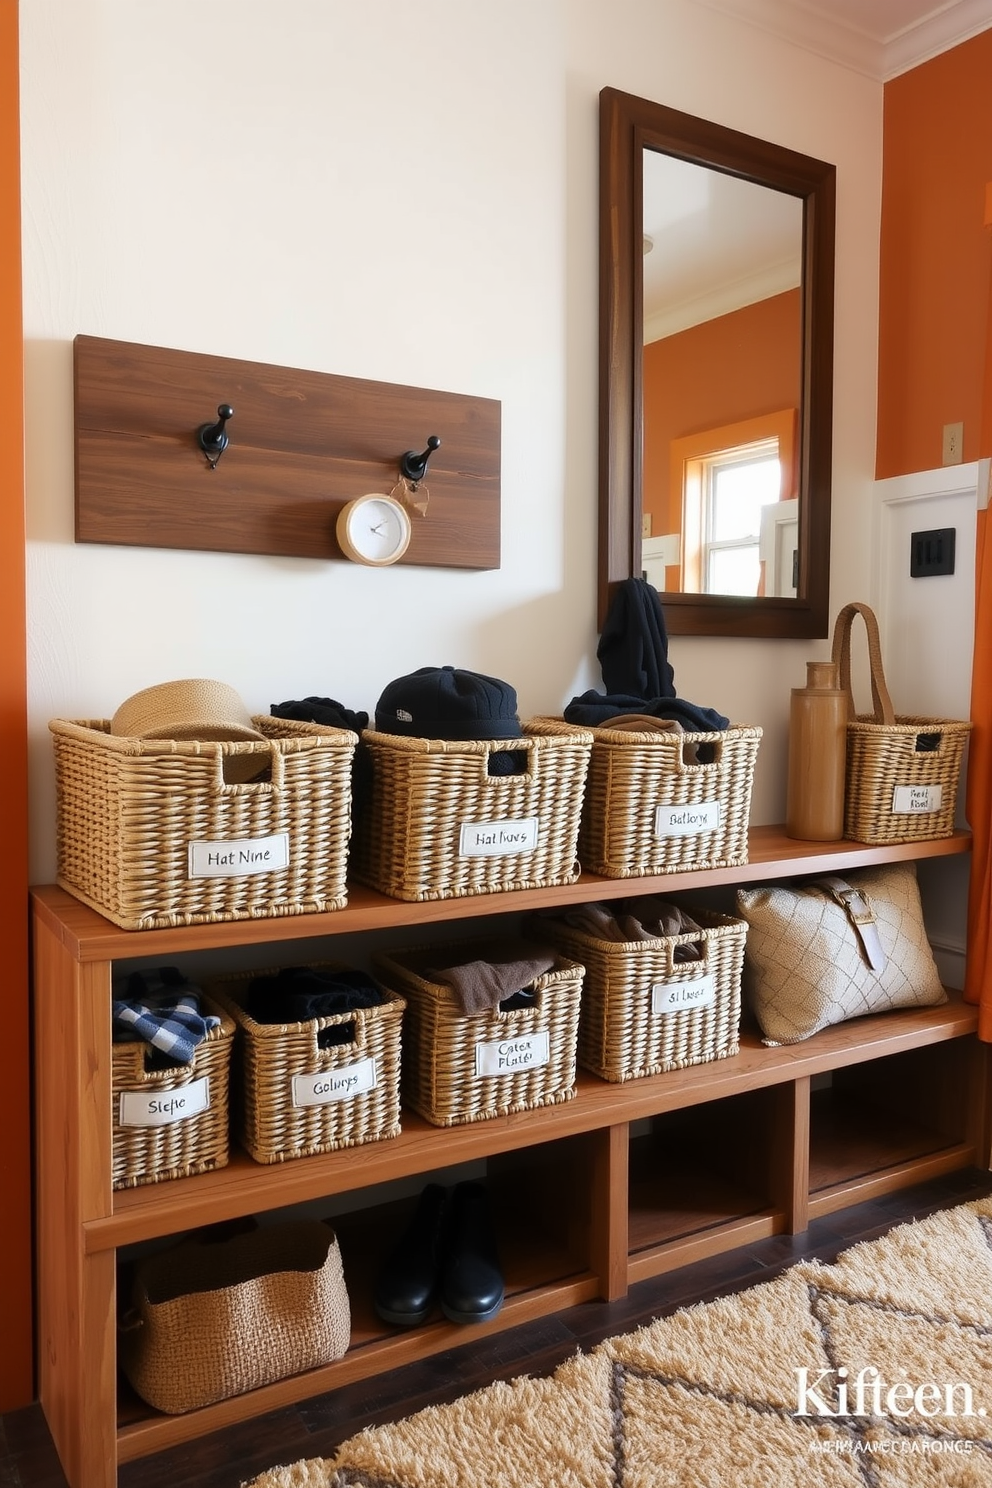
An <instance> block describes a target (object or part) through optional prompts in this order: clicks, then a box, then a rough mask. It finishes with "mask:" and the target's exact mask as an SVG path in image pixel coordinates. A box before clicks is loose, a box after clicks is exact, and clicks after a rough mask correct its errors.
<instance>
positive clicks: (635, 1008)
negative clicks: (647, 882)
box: [534, 908, 747, 1083]
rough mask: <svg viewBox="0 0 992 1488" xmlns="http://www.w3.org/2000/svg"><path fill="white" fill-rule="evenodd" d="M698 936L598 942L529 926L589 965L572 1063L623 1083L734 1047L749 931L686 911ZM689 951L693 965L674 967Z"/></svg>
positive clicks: (543, 925) (545, 925)
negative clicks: (694, 955) (684, 949)
mask: <svg viewBox="0 0 992 1488" xmlns="http://www.w3.org/2000/svg"><path fill="white" fill-rule="evenodd" d="M692 917H693V919H694V920H695V922H696V923H697V924H698V925H699V926H700V931H701V933H699V934H697V933H695V932H692V933H689V934H684V935H665V936H659V937H657V939H655V940H636V941H611V940H603V939H601V938H600V937H598V936H595V935H592V934H589V933H588V932H587V931H585V930H581V929H578V928H575V927H574V926H570V925H567V924H565V923H563V922H562V921H560V920H558V921H556V920H554V919H553V918H551V917H550V916H549V917H547V918H545V917H544V916H542V917H541V918H540V921H539V923H538V924H537V925H535V932H534V933H535V934H537V933H540V934H541V935H543V936H544V937H545V938H546V939H547V940H550V941H552V942H553V944H554V945H556V946H557V947H558V949H559V950H560V951H561V953H562V954H563V955H565V956H571V957H572V958H574V959H575V960H576V961H581V962H582V964H583V965H584V966H585V968H586V978H585V984H584V986H583V989H582V1007H581V1012H580V1016H579V1038H578V1062H579V1064H580V1065H581V1066H582V1068H583V1069H587V1070H591V1071H592V1072H593V1074H595V1075H598V1076H599V1077H600V1079H602V1080H611V1081H614V1082H618V1083H619V1082H622V1081H624V1080H637V1079H641V1078H642V1077H643V1076H645V1075H658V1074H661V1073H662V1072H663V1071H665V1070H674V1069H683V1068H685V1067H686V1066H687V1065H690V1064H706V1063H708V1062H709V1061H710V1060H713V1059H725V1058H727V1056H728V1055H731V1054H736V1053H737V1052H738V1049H739V1047H740V1044H739V1039H740V1021H741V972H742V968H743V964H744V942H745V938H746V935H747V925H746V924H745V922H744V921H743V920H739V919H734V918H732V917H731V916H729V915H724V914H717V913H715V912H712V911H709V910H701V909H696V908H693V910H692ZM680 946H695V947H697V948H698V950H699V952H700V958H699V959H697V960H689V961H683V960H676V953H677V951H678V948H679V947H680Z"/></svg>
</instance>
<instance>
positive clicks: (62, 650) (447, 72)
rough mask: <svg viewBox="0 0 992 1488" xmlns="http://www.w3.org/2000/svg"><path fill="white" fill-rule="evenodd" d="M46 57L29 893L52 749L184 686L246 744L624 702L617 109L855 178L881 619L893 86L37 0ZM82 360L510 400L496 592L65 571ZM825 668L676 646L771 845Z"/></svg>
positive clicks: (847, 473)
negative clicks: (317, 731)
mask: <svg viewBox="0 0 992 1488" xmlns="http://www.w3.org/2000/svg"><path fill="white" fill-rule="evenodd" d="M21 29H22V38H21V45H22V72H23V84H22V88H23V96H22V110H23V152H24V160H23V176H24V252H25V272H24V294H25V305H24V325H25V335H26V337H27V387H26V397H27V441H28V451H27V454H28V522H29V552H28V582H29V612H28V618H29V628H30V708H31V720H32V723H31V729H32V784H31V793H32V822H33V862H32V876H33V878H34V879H35V880H41V879H48V878H51V876H52V874H53V872H54V800H53V785H52V775H51V762H50V743H49V736H48V732H47V728H46V723H47V720H48V719H49V718H50V717H53V716H61V717H87V718H93V717H101V716H107V715H109V714H110V713H111V712H112V711H113V710H114V708H115V707H116V706H117V704H118V703H119V702H120V701H121V700H122V699H123V698H124V697H125V696H127V695H128V694H129V693H130V692H132V691H134V690H136V689H137V688H139V687H143V686H146V685H148V684H150V683H152V682H155V681H159V680H164V679H166V678H170V677H178V676H190V675H199V676H217V677H222V678H224V679H226V680H228V681H230V682H232V683H233V684H234V685H235V686H236V687H238V689H239V690H240V691H241V693H242V695H243V696H244V698H245V700H246V701H247V702H248V704H249V706H250V707H251V708H252V709H253V710H264V709H265V708H266V707H267V706H268V704H269V703H270V702H272V701H275V700H278V699H281V698H287V697H292V696H300V695H302V694H304V693H323V694H330V695H331V696H334V697H336V698H338V699H340V700H341V701H343V702H345V703H346V704H347V705H348V706H350V707H353V708H367V709H371V708H372V707H373V706H374V704H375V700H376V698H377V697H378V695H379V692H380V691H381V689H382V687H383V685H384V684H385V683H386V682H387V681H388V680H390V679H391V678H392V677H395V676H397V675H399V674H400V673H403V672H406V671H408V670H411V669H413V668H414V667H417V666H422V665H428V664H431V665H436V664H443V663H449V662H450V663H453V664H456V665H461V666H468V667H473V668H476V669H478V670H483V671H488V672H492V673H495V674H497V675H500V676H503V677H506V678H508V679H509V680H511V681H512V682H513V683H514V684H515V685H516V687H517V689H518V693H519V697H520V705H521V711H522V713H523V714H524V715H527V714H531V713H536V712H547V711H557V710H560V708H561V707H562V706H563V704H564V703H565V702H566V701H567V700H568V698H569V697H571V696H572V695H573V693H574V692H576V691H578V690H580V689H582V688H585V687H587V686H593V685H597V684H598V683H599V671H598V666H597V663H596V660H595V643H596V633H595V607H594V599H593V581H594V572H595V545H596V418H597V366H596V355H597V353H596V347H597V323H596V317H597V258H596V242H597V236H596V233H597V230H596V219H597V149H598V145H597V140H598V133H597V128H598V125H597V119H598V94H599V90H600V89H601V88H602V87H604V86H606V85H607V84H609V85H612V86H614V87H618V88H622V89H625V90H627V91H629V92H634V93H640V94H643V95H644V96H648V97H651V98H655V99H658V100H660V101H663V102H665V103H668V104H671V105H673V106H675V107H677V108H681V109H685V110H688V111H690V112H693V113H697V114H701V115H704V116H707V117H710V118H713V119H717V120H719V121H720V122H722V123H725V124H729V125H732V126H734V127H735V128H738V129H743V130H745V131H747V132H750V133H753V134H758V135H762V136H765V137H767V138H769V139H773V140H776V141H779V142H781V143H784V144H787V145H790V146H792V147H793V148H796V149H799V150H802V151H805V152H807V153H810V154H813V155H818V156H820V157H822V158H825V159H828V160H832V161H834V162H836V164H837V167H838V238H837V250H838V251H837V335H836V386H837V394H836V402H835V410H836V413H835V431H836V432H835V447H834V469H835V491H834V508H835V536H834V542H833V564H834V608H836V607H837V605H838V604H840V603H841V602H843V601H844V600H846V599H849V598H852V597H857V596H860V595H863V594H865V593H867V585H868V581H869V575H870V564H869V552H868V534H869V530H870V492H871V485H872V482H871V472H872V467H873V459H874V413H873V410H874V404H875V388H874V380H875V326H876V319H877V314H876V280H877V236H878V206H879V192H880V181H879V176H880V161H881V101H882V99H881V87H880V85H876V84H873V83H871V82H869V81H868V80H866V79H865V78H863V77H861V76H860V75H857V74H855V73H853V72H848V71H847V70H845V69H843V68H840V67H837V66H836V65H834V64H831V63H827V62H825V61H821V60H819V59H817V58H815V57H813V56H812V55H810V54H809V53H807V52H806V51H803V50H800V49H799V48H794V47H791V46H790V45H788V44H786V43H784V42H781V43H780V42H777V41H775V40H774V39H772V38H770V37H769V36H767V35H765V34H763V33H761V32H759V31H758V30H756V29H752V28H749V27H747V26H745V25H743V24H742V23H739V22H737V21H735V20H731V19H728V18H727V17H725V16H721V15H719V14H718V13H716V12H714V11H712V10H710V9H708V8H707V7H705V6H702V5H697V4H695V3H694V0H501V3H500V4H498V5H487V4H482V3H478V0H476V3H471V0H470V3H466V0H416V3H413V0H360V3H353V0H239V3H238V4H236V5H229V4H221V3H220V0H170V3H169V4H168V5H163V4H159V3H153V0H30V3H28V4H24V5H22V8H21ZM78 332H85V333H87V334H90V335H97V336H110V337H120V338H122V339H125V340H130V341H139V342H147V343H152V344H158V345H166V346H173V347H180V348H185V349H188V350H192V351H202V352H213V353H217V354H220V355H224V356H234V357H245V358H249V359H253V360H259V361H268V362H275V363H282V364H288V365H293V366H299V367H306V368H314V369H317V370H321V371H327V372H335V373H341V374H346V375H350V376H356V377H368V378H377V379H383V380H386V381H395V382H400V383H409V384H414V385H417V386H422V387H436V388H442V389H450V390H452V391H457V392H464V393H473V394H478V395H480V396H485V397H490V398H497V399H499V400H500V402H501V404H502V419H503V456H502V503H503V504H502V512H503V566H502V568H501V569H500V570H499V571H497V572H492V573H481V574H452V573H445V572H443V571H440V570H427V569H415V568H409V569H392V570H385V571H381V572H377V571H370V570H364V569H361V568H357V567H352V566H349V565H347V564H342V563H319V562H313V561H309V560H305V559H299V560H279V559H265V558H247V557H236V556H231V555H212V554H188V553H172V552H159V551H154V550H150V549H147V550H143V549H115V548H110V547H107V548H100V547H87V546H78V547H77V546H75V545H74V544H73V541H72V389H71V343H72V338H73V336H75V335H76V334H77V333H78ZM209 411H210V410H209V409H208V410H205V415H204V416H206V414H207V413H209ZM427 432H428V431H426V430H423V431H417V430H413V431H411V437H412V438H413V437H419V435H420V434H426V433H427ZM439 432H443V431H439ZM356 494H357V493H356ZM826 649H827V643H826V642H822V643H812V644H806V643H781V642H758V641H713V640H697V639H682V638H679V639H677V640H675V641H673V643H672V647H671V659H672V661H673V663H674V665H675V673H676V685H677V687H678V690H679V692H680V694H681V695H683V696H685V697H688V698H691V699H692V700H694V701H697V702H703V703H707V704H712V705H716V706H718V707H720V708H721V709H722V710H723V711H724V712H726V713H728V714H730V715H731V716H732V717H733V718H735V719H736V720H739V721H741V722H747V723H760V724H762V725H763V726H764V728H765V730H766V737H765V741H764V743H763V746H762V750H761V753H760V758H759V765H758V771H757V775H756V789H755V802H754V818H755V820H758V821H762V820H773V819H777V818H780V816H781V814H782V811H783V807H784V758H785V719H786V716H787V709H788V696H789V688H790V687H791V686H793V685H798V684H799V683H801V682H802V680H803V677H804V663H805V660H806V658H807V657H808V656H810V655H814V654H825V652H826Z"/></svg>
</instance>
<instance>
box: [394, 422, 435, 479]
mask: <svg viewBox="0 0 992 1488" xmlns="http://www.w3.org/2000/svg"><path fill="white" fill-rule="evenodd" d="M440 444H441V441H440V439H439V438H438V437H437V435H436V434H431V435H430V436H429V438H428V440H427V448H426V449H425V450H424V452H423V454H422V455H418V454H417V451H416V450H407V452H406V454H405V455H404V456H403V458H402V460H401V461H400V474H401V475H403V476H405V477H406V479H407V480H408V481H413V482H414V484H416V483H417V481H422V480H423V479H424V476H425V475H426V474H427V461H428V460H429V459H430V457H431V455H432V454H433V453H434V451H435V450H436V449H438V448H439V447H440Z"/></svg>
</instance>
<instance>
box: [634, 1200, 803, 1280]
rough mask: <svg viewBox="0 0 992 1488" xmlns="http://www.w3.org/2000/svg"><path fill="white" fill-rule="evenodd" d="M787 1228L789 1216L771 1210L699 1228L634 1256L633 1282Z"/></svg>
mask: <svg viewBox="0 0 992 1488" xmlns="http://www.w3.org/2000/svg"><path fill="white" fill-rule="evenodd" d="M785 1229H786V1219H785V1215H784V1214H781V1213H777V1212H776V1211H775V1210H772V1209H769V1210H766V1211H765V1212H764V1213H761V1214H750V1215H744V1216H741V1217H738V1218H735V1219H730V1220H728V1221H727V1222H726V1223H725V1224H722V1225H714V1226H713V1227H712V1228H711V1229H706V1230H697V1231H696V1232H695V1233H694V1234H691V1235H683V1236H680V1237H679V1238H678V1239H673V1240H669V1241H667V1242H666V1243H664V1244H661V1245H656V1246H654V1247H653V1248H652V1249H650V1250H644V1251H641V1252H640V1253H639V1254H637V1255H632V1256H631V1257H630V1265H629V1277H630V1281H631V1282H632V1283H633V1282H637V1281H646V1280H647V1278H648V1277H650V1276H663V1275H664V1274H665V1272H667V1271H677V1270H678V1268H679V1267H680V1266H692V1265H695V1263H696V1262H697V1261H705V1260H707V1259H708V1257H710V1256H714V1255H722V1254H723V1252H724V1251H727V1250H736V1249H737V1247H738V1246H739V1245H751V1244H752V1243H753V1242H754V1241H755V1240H768V1239H769V1238H770V1237H771V1236H772V1235H781V1234H782V1233H783V1232H784V1231H785Z"/></svg>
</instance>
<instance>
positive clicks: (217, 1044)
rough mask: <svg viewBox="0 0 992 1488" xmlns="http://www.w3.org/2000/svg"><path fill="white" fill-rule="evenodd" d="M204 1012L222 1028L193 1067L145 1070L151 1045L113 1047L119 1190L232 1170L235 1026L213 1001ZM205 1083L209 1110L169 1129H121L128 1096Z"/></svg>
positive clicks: (115, 1165)
mask: <svg viewBox="0 0 992 1488" xmlns="http://www.w3.org/2000/svg"><path fill="white" fill-rule="evenodd" d="M200 1007H201V1009H202V1011H203V1012H204V1013H212V1014H216V1015H218V1016H219V1017H220V1019H221V1022H220V1026H219V1027H218V1028H212V1029H211V1030H210V1032H209V1033H208V1034H207V1036H206V1038H205V1039H204V1040H203V1042H202V1043H201V1044H198V1045H197V1048H196V1052H195V1053H194V1055H193V1059H192V1062H191V1063H190V1064H183V1065H177V1066H176V1067H175V1068H173V1069H165V1070H146V1069H145V1055H146V1053H147V1052H148V1045H147V1044H145V1043H143V1042H137V1041H136V1042H131V1041H128V1042H122V1043H116V1044H114V1046H113V1058H112V1075H111V1080H112V1088H113V1096H114V1101H113V1139H114V1143H113V1145H114V1152H113V1186H114V1188H137V1187H138V1186H139V1185H140V1184H142V1183H159V1182H161V1180H162V1179H164V1178H185V1177H187V1176H188V1175H189V1174H191V1173H206V1172H208V1171H209V1170H210V1169H211V1168H223V1167H225V1166H226V1164H227V1159H228V1150H229V1148H228V1128H229V1117H228V1112H229V1105H230V1095H229V1092H230V1067H231V1050H232V1046H233V1043H234V1023H233V1022H232V1020H231V1019H230V1018H229V1017H228V1016H227V1014H226V1013H224V1011H223V1009H222V1008H220V1007H219V1006H218V1005H217V1004H215V1003H214V1002H212V1001H211V999H210V998H207V997H204V998H201V999H200ZM203 1079H206V1080H209V1082H210V1084H209V1096H210V1105H209V1106H208V1108H207V1110H205V1111H200V1112H199V1113H198V1114H197V1115H195V1116H187V1117H185V1118H184V1119H183V1120H182V1121H172V1122H169V1123H168V1124H167V1125H165V1126H122V1125H121V1124H120V1096H121V1095H122V1094H123V1093H124V1092H125V1091H137V1092H140V1093H141V1094H142V1095H157V1094H159V1093H161V1094H163V1095H164V1094H166V1093H167V1092H169V1091H174V1090H181V1089H182V1088H183V1087H184V1086H185V1085H191V1084H192V1083H193V1081H194V1080H203Z"/></svg>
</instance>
